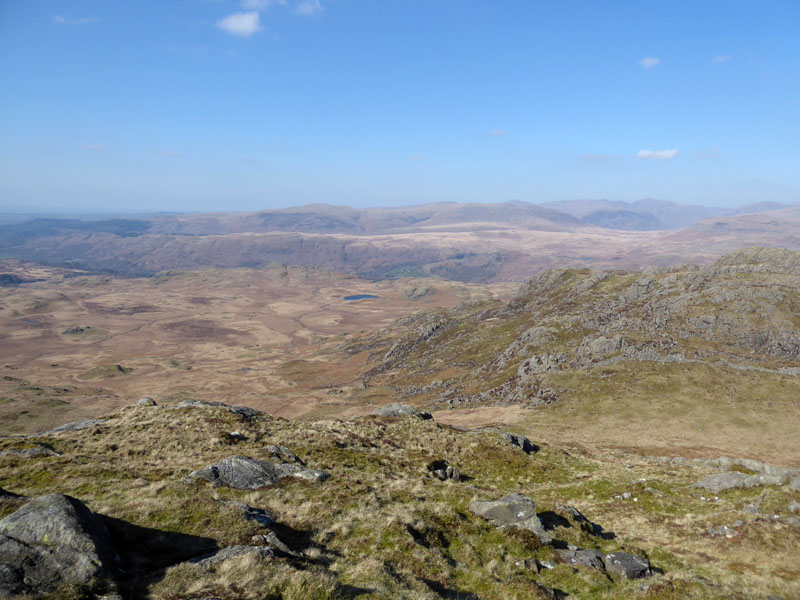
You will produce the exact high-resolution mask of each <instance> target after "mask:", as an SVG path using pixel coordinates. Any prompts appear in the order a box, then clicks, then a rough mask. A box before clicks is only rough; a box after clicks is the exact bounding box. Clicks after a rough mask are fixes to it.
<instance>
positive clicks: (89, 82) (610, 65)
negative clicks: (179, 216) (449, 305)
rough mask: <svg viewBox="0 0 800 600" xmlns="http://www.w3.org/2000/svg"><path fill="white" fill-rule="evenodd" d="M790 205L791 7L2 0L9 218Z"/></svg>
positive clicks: (793, 132)
mask: <svg viewBox="0 0 800 600" xmlns="http://www.w3.org/2000/svg"><path fill="white" fill-rule="evenodd" d="M648 197H650V198H657V199H661V200H671V201H674V202H683V203H694V204H703V205H717V206H728V205H730V206H735V205H740V204H746V203H750V202H761V201H779V202H797V201H800V2H798V1H797V0H786V1H779V0H759V1H758V2H754V1H752V0H724V1H714V0H691V1H672V2H643V1H641V0H629V1H614V0H604V1H603V2H598V1H596V0H585V1H579V0H551V1H548V2H540V1H534V0H502V1H500V0H493V1H490V0H483V1H478V0H461V1H456V0H170V1H168V2H165V1H163V0H161V1H150V0H136V1H123V0H74V1H69V0H0V210H3V209H5V210H7V211H18V210H32V211H33V210H42V211H47V210H50V211H53V210H59V211H71V210H75V211H104V212H113V211H130V210H142V211H152V210H167V211H211V210H259V209H266V208H276V207H282V206H295V205H300V204H310V203H318V202H323V203H329V204H344V205H349V206H354V207H366V206H398V205H405V204H421V203H426V202H438V201H457V202H503V201H508V200H523V201H527V202H547V201H552V200H571V199H587V198H607V199H610V200H623V201H634V200H637V199H640V198H648Z"/></svg>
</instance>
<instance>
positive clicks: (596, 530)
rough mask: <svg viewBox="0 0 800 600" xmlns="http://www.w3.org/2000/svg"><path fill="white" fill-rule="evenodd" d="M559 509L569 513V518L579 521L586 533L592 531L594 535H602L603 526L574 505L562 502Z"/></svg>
mask: <svg viewBox="0 0 800 600" xmlns="http://www.w3.org/2000/svg"><path fill="white" fill-rule="evenodd" d="M558 510H560V511H561V512H564V513H566V514H567V515H569V518H570V519H571V520H572V521H574V522H575V523H577V524H578V526H579V527H580V528H581V529H583V530H584V531H585V532H586V533H591V534H592V535H601V534H602V533H603V528H602V527H601V526H600V525H598V524H597V523H595V522H593V521H590V520H589V519H587V518H586V517H585V516H584V515H583V513H582V512H581V511H579V510H578V509H577V508H575V507H574V506H572V505H570V504H562V505H561V506H559V507H558Z"/></svg>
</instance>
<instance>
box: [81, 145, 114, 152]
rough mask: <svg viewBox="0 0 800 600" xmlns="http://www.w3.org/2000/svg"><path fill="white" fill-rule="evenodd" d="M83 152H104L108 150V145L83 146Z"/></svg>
mask: <svg viewBox="0 0 800 600" xmlns="http://www.w3.org/2000/svg"><path fill="white" fill-rule="evenodd" d="M83 149H84V150H90V151H92V152H105V151H106V150H108V145H106V144H84V145H83Z"/></svg>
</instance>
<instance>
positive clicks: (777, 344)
mask: <svg viewBox="0 0 800 600" xmlns="http://www.w3.org/2000/svg"><path fill="white" fill-rule="evenodd" d="M798 264H800V254H799V253H797V252H791V251H787V250H771V249H750V250H744V251H741V252H738V253H735V254H733V255H729V256H726V257H723V258H722V259H720V260H719V261H717V262H716V263H714V264H712V265H710V266H708V267H704V268H699V267H687V266H683V267H674V268H671V269H662V270H651V271H646V272H645V273H629V272H595V271H590V270H587V269H559V270H551V271H546V272H544V273H542V274H540V275H539V276H537V277H534V278H533V279H531V280H529V281H528V282H527V283H525V284H524V285H523V286H522V287H521V289H520V292H519V294H518V295H517V297H516V298H514V299H513V300H511V301H510V302H507V303H503V302H498V301H495V302H491V303H487V304H478V305H463V306H461V307H459V308H457V309H454V310H451V311H434V312H424V313H420V314H419V315H416V316H414V317H410V318H407V319H404V320H400V321H398V322H397V323H396V324H395V326H394V327H392V328H391V329H388V330H383V331H380V332H371V333H367V334H364V335H362V336H359V337H356V338H354V339H352V340H351V341H349V342H348V344H347V345H346V346H345V348H344V349H343V350H340V351H338V352H340V353H342V352H343V355H342V356H350V357H353V358H355V357H360V359H361V360H362V361H363V365H364V366H363V368H362V370H361V371H360V372H359V374H358V375H359V377H360V378H361V379H362V380H363V381H364V383H365V385H366V389H365V390H364V391H362V392H358V393H357V394H356V395H355V396H354V398H353V402H365V401H367V400H368V399H377V398H388V397H395V396H400V397H402V398H405V399H406V400H408V401H411V402H412V403H415V404H418V405H421V406H425V407H427V408H428V409H430V410H440V411H444V412H442V413H438V414H439V418H441V419H444V420H447V421H449V422H462V417H461V416H459V415H460V413H461V411H459V410H454V409H468V410H467V411H466V414H467V415H468V416H464V417H463V422H472V423H475V422H479V421H480V420H481V419H487V420H488V422H495V423H496V422H508V423H517V424H519V423H525V424H526V426H527V427H530V428H531V430H535V431H539V432H540V434H543V433H544V432H545V431H546V432H547V436H548V439H552V440H558V441H561V442H564V443H574V444H582V445H597V446H606V447H607V446H624V447H636V448H640V449H643V450H645V451H647V452H651V453H658V454H667V453H671V452H677V453H690V454H692V455H704V456H708V455H710V454H714V453H716V454H735V455H740V454H742V452H744V451H746V452H747V453H748V454H749V455H751V456H752V457H753V458H761V459H762V460H771V461H776V462H779V463H785V464H791V465H793V466H800V462H798V459H797V457H798V456H800V444H799V443H798V441H797V439H796V436H795V434H794V431H795V428H796V427H797V426H798V424H800V423H799V422H798V420H799V419H800V412H798V400H797V398H798V395H799V394H800V377H798V374H800V360H799V359H800V319H798V315H799V314H800V268H798ZM328 360H330V361H331V362H332V363H333V364H335V363H336V362H337V361H338V360H341V358H337V357H336V356H335V355H334V356H331V357H330V358H329V359H328ZM526 407H540V410H536V411H526V410H525V408H526ZM656 424H657V425H656ZM654 428H657V431H658V435H656V436H654V435H653V432H654ZM765 431H769V435H766V436H765ZM550 436H552V437H550Z"/></svg>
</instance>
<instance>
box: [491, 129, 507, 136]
mask: <svg viewBox="0 0 800 600" xmlns="http://www.w3.org/2000/svg"><path fill="white" fill-rule="evenodd" d="M505 134H506V132H505V131H503V130H502V129H492V135H494V136H497V137H500V136H503V135H505Z"/></svg>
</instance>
